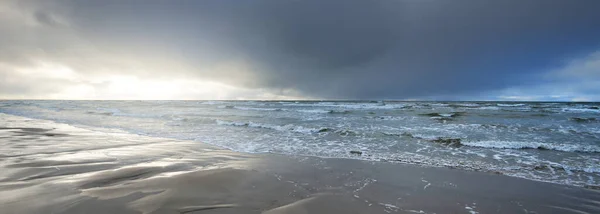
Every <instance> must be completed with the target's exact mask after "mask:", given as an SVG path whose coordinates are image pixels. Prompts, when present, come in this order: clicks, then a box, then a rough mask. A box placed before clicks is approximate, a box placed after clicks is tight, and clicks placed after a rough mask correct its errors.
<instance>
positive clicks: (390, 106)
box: [283, 102, 406, 110]
mask: <svg viewBox="0 0 600 214" xmlns="http://www.w3.org/2000/svg"><path fill="white" fill-rule="evenodd" d="M283 105H285V106H304V107H330V108H343V109H357V110H376V109H401V108H405V107H406V105H404V104H399V103H394V104H386V103H333V102H322V103H284V104H283Z"/></svg>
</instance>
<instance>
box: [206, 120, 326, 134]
mask: <svg viewBox="0 0 600 214" xmlns="http://www.w3.org/2000/svg"><path fill="white" fill-rule="evenodd" d="M216 123H217V124H219V125H226V126H247V127H252V128H263V129H272V130H276V131H290V132H297V133H303V134H312V133H318V132H319V131H321V130H323V128H308V127H304V126H297V125H293V124H287V125H274V124H265V123H256V122H239V121H223V120H216Z"/></svg>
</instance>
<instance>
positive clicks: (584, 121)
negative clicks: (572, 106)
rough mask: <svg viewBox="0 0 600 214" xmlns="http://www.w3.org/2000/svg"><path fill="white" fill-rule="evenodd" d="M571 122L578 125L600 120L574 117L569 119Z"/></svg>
mask: <svg viewBox="0 0 600 214" xmlns="http://www.w3.org/2000/svg"><path fill="white" fill-rule="evenodd" d="M569 120H571V121H573V122H576V123H591V122H598V120H597V119H596V118H593V117H590V118H584V117H572V118H569Z"/></svg>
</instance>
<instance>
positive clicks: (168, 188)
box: [0, 114, 600, 214]
mask: <svg viewBox="0 0 600 214" xmlns="http://www.w3.org/2000/svg"><path fill="white" fill-rule="evenodd" d="M0 118H1V120H0V127H1V128H0V213H2V214H12V213H265V214H272V213H287V214H297V213H298V214H299V213H599V212H600V191H597V190H594V189H588V188H580V187H572V186H565V185H558V184H551V183H544V182H537V181H532V180H525V179H520V178H515V177H509V176H504V175H499V174H493V173H485V172H473V171H464V170H456V169H450V168H439V167H425V166H419V165H407V164H399V163H386V162H371V161H363V160H351V159H338V158H317V157H303V156H285V155H276V154H244V153H238V152H233V151H229V150H226V149H221V148H217V147H214V146H210V145H206V144H202V143H198V142H193V141H177V140H172V139H163V138H151V137H145V136H139V135H132V134H128V133H125V132H119V131H115V130H108V129H107V130H105V131H102V132H101V131H91V130H87V129H84V128H76V127H72V126H69V125H66V124H60V123H56V122H51V121H46V120H36V119H29V118H24V117H18V116H11V115H6V114H2V115H1V117H0Z"/></svg>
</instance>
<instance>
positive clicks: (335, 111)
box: [328, 110, 351, 114]
mask: <svg viewBox="0 0 600 214" xmlns="http://www.w3.org/2000/svg"><path fill="white" fill-rule="evenodd" d="M328 113H329V114H350V113H351V111H348V110H343V111H338V110H330V111H329V112H328Z"/></svg>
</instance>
